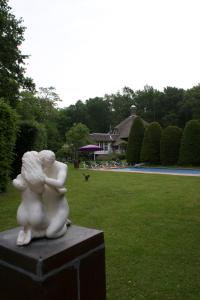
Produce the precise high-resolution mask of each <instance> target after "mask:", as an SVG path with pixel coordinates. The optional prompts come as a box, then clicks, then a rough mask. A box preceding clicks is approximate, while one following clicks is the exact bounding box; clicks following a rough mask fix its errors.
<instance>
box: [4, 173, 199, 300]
mask: <svg viewBox="0 0 200 300" xmlns="http://www.w3.org/2000/svg"><path fill="white" fill-rule="evenodd" d="M82 173H83V171H82V170H75V169H73V168H70V170H69V174H68V181H67V187H68V192H67V197H68V202H69V205H70V210H71V214H70V218H71V220H72V222H73V223H74V224H78V225H81V226H85V227H91V228H97V229H102V230H103V231H104V233H105V245H106V276H107V299H108V300H140V299H147V300H158V299H159V300H194V299H195V300H199V299H200V178H198V177H185V176H169V175H150V174H129V173H112V172H100V171H99V172H97V171H87V172H85V171H84V173H87V174H90V176H91V177H90V179H89V181H88V182H86V181H85V180H84V177H83V175H82ZM19 201H20V194H19V193H18V192H16V191H15V190H14V189H13V188H12V187H10V188H9V192H8V193H7V194H4V195H1V196H0V230H5V229H7V228H10V227H13V226H16V221H15V215H16V210H17V206H18V204H19ZM94 300H95V299H94Z"/></svg>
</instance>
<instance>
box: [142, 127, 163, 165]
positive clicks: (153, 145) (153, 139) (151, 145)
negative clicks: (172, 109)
mask: <svg viewBox="0 0 200 300" xmlns="http://www.w3.org/2000/svg"><path fill="white" fill-rule="evenodd" d="M161 132H162V128H161V126H160V124H159V123H158V122H152V123H151V124H150V125H149V126H148V127H146V130H145V133H144V139H143V143H142V149H141V155H140V158H141V161H143V162H149V163H159V162H160V138H161Z"/></svg>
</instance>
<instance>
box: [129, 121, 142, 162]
mask: <svg viewBox="0 0 200 300" xmlns="http://www.w3.org/2000/svg"><path fill="white" fill-rule="evenodd" d="M144 130H145V128H144V125H143V122H142V119H141V118H140V117H136V118H135V119H134V121H133V124H132V126H131V130H130V134H129V137H128V144H127V150H126V160H127V163H128V164H129V165H133V164H135V163H138V162H140V151H141V147H142V141H143V137H144Z"/></svg>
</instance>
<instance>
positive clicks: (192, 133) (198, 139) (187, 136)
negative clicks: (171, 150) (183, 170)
mask: <svg viewBox="0 0 200 300" xmlns="http://www.w3.org/2000/svg"><path fill="white" fill-rule="evenodd" d="M178 163H179V164H180V165H200V122H199V121H197V120H191V121H189V122H187V123H186V126H185V128H184V131H183V136H182V140H181V147H180V154H179V162H178Z"/></svg>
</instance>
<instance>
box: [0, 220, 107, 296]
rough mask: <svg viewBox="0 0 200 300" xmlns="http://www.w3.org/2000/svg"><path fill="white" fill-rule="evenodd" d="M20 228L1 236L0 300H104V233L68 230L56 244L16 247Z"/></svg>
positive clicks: (75, 227) (39, 243)
mask: <svg viewBox="0 0 200 300" xmlns="http://www.w3.org/2000/svg"><path fill="white" fill-rule="evenodd" d="M18 232H19V228H15V229H11V230H7V231H4V232H2V233H0V299H2V300H14V299H20V300H68V299H69V300H105V299H106V286H105V248H104V237H103V232H102V231H98V230H94V229H88V228H83V227H78V226H74V225H73V226H70V228H69V230H68V232H67V234H66V235H65V236H63V237H61V238H59V239H56V240H48V239H41V240H35V241H33V242H32V243H31V244H30V245H28V246H24V247H19V246H16V239H17V235H18Z"/></svg>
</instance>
